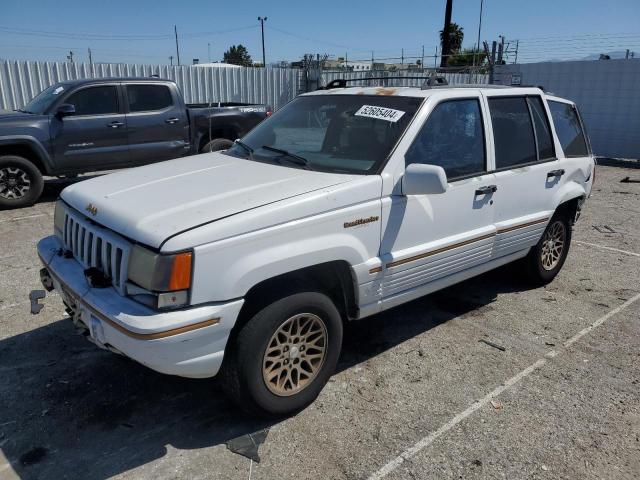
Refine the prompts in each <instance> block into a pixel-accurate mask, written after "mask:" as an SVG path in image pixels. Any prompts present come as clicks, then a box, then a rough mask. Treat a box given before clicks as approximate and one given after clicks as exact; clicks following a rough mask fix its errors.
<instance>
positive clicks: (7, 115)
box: [0, 109, 33, 120]
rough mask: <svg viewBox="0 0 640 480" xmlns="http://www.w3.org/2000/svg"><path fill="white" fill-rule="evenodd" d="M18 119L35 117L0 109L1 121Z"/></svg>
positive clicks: (29, 114)
mask: <svg viewBox="0 0 640 480" xmlns="http://www.w3.org/2000/svg"><path fill="white" fill-rule="evenodd" d="M18 117H33V115H32V114H31V113H24V112H16V111H15V110H2V109H0V120H15V119H16V118H18Z"/></svg>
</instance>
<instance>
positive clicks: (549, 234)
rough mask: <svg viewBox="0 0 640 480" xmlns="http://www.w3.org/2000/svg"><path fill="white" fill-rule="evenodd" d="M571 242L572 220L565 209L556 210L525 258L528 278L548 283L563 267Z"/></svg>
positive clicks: (532, 281)
mask: <svg viewBox="0 0 640 480" xmlns="http://www.w3.org/2000/svg"><path fill="white" fill-rule="evenodd" d="M570 243H571V221H570V219H569V214H568V212H567V211H565V210H560V211H556V213H555V214H554V215H553V217H551V220H550V221H549V224H548V225H547V228H546V229H545V231H544V233H543V234H542V237H541V238H540V240H539V241H538V243H537V244H536V245H535V246H534V247H532V248H531V251H530V252H529V254H528V255H527V256H526V257H525V259H524V265H525V274H526V279H527V280H528V281H529V282H530V283H532V284H534V285H546V284H547V283H549V282H551V281H552V280H553V279H554V278H555V277H556V275H558V273H559V272H560V270H561V269H562V266H563V265H564V262H565V260H566V259H567V255H568V253H569V245H570Z"/></svg>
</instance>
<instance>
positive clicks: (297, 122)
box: [226, 95, 423, 174]
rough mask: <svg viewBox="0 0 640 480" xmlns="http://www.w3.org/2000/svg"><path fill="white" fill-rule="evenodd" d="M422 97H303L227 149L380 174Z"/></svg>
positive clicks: (243, 155) (238, 153)
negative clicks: (379, 169) (378, 170)
mask: <svg viewBox="0 0 640 480" xmlns="http://www.w3.org/2000/svg"><path fill="white" fill-rule="evenodd" d="M422 100H423V99H422V98H415V97H392V96H376V95H313V96H302V97H298V98H296V99H295V100H293V101H292V102H290V103H289V104H287V105H286V106H285V107H283V108H282V109H281V110H279V111H278V112H277V113H275V114H274V115H273V116H272V117H270V118H268V119H267V120H265V121H263V122H262V123H260V124H259V125H258V126H257V127H256V128H254V129H253V130H251V132H249V133H248V134H247V135H246V136H245V137H243V138H242V140H241V141H240V142H236V144H235V145H234V146H233V147H231V148H230V149H229V150H227V151H226V154H227V155H232V156H236V157H241V158H249V159H251V160H255V161H263V162H271V163H280V164H282V165H286V166H290V167H295V168H307V169H310V170H321V171H326V172H341V173H342V172H345V173H359V174H367V173H375V172H377V169H378V168H379V167H380V165H381V164H383V163H384V161H385V160H386V159H387V157H388V156H389V154H390V153H391V151H392V149H393V147H394V146H395V144H396V142H397V141H398V139H399V138H400V135H401V134H402V132H404V130H405V129H406V128H407V126H408V125H409V122H410V121H411V119H412V118H413V116H414V115H415V113H416V111H417V110H418V107H419V106H420V104H421V102H422Z"/></svg>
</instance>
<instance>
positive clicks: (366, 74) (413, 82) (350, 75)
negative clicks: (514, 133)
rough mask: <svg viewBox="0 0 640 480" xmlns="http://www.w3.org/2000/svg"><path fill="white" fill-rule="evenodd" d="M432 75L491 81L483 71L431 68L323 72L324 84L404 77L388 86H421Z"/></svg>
mask: <svg viewBox="0 0 640 480" xmlns="http://www.w3.org/2000/svg"><path fill="white" fill-rule="evenodd" d="M432 75H437V76H439V77H445V78H446V79H447V81H448V82H449V84H450V85H460V84H478V83H489V76H488V75H485V74H481V73H434V72H432V71H429V70H425V71H424V72H421V71H414V70H403V71H399V72H398V71H396V72H393V71H388V70H380V71H378V70H367V71H362V72H344V71H342V72H341V71H336V72H328V71H323V72H322V74H321V80H322V84H323V85H326V84H327V83H329V82H330V81H331V80H335V79H337V78H346V79H358V78H362V79H365V78H372V77H373V78H376V77H403V78H402V79H390V80H384V81H383V85H384V86H387V87H395V86H401V85H402V86H414V87H420V86H422V84H423V83H424V80H423V79H426V78H428V77H430V76H432ZM404 77H418V78H414V79H411V78H406V79H405V78H404ZM351 85H364V86H366V85H376V84H375V83H371V82H366V81H363V82H353V83H352V84H351Z"/></svg>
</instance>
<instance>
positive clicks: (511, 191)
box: [485, 92, 567, 258]
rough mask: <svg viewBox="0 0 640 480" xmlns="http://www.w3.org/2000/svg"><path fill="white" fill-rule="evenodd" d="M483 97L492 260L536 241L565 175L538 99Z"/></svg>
mask: <svg viewBox="0 0 640 480" xmlns="http://www.w3.org/2000/svg"><path fill="white" fill-rule="evenodd" d="M485 95H486V100H487V104H488V109H489V112H490V115H489V118H490V120H491V127H492V128H491V133H492V137H493V143H494V149H495V172H496V173H495V175H496V186H497V187H498V191H497V193H496V195H495V205H494V207H495V223H496V230H497V232H496V233H497V235H496V242H495V246H494V252H493V256H494V258H498V257H501V256H504V255H508V254H510V253H514V252H517V251H523V250H528V249H529V248H530V247H532V246H533V245H535V244H536V243H537V242H538V240H539V239H540V237H541V236H542V233H543V232H544V230H545V228H546V226H547V223H548V222H549V219H550V218H551V215H553V211H554V209H555V205H554V201H555V200H556V196H555V195H554V194H555V192H556V191H557V190H558V189H559V188H560V186H561V185H562V183H563V181H564V180H565V179H566V178H567V176H566V175H565V173H566V172H565V171H564V168H565V167H563V165H562V162H561V161H560V160H558V158H557V156H556V148H555V145H554V140H553V136H552V134H551V127H550V125H551V124H550V122H549V117H548V113H547V108H546V106H545V103H544V101H543V99H542V97H541V96H540V95H519V96H513V95H510V96H504V95H500V94H499V92H495V93H494V92H489V93H486V94H485Z"/></svg>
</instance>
